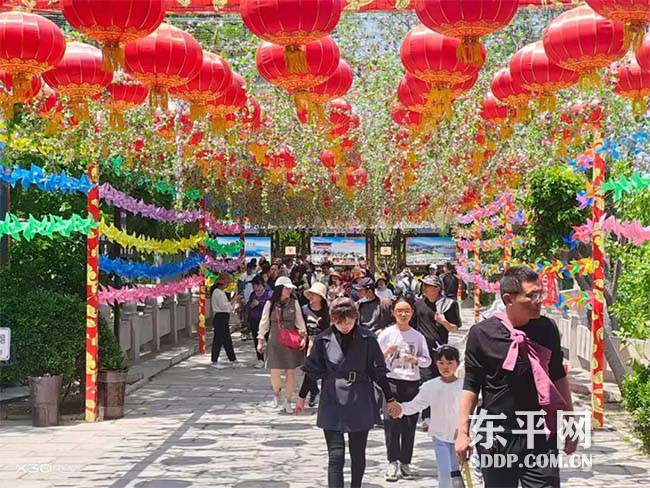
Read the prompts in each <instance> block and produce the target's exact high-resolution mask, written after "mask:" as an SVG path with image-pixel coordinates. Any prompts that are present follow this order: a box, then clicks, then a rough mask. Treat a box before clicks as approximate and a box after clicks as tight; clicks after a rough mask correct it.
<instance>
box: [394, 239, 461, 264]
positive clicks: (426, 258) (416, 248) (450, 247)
mask: <svg viewBox="0 0 650 488" xmlns="http://www.w3.org/2000/svg"><path fill="white" fill-rule="evenodd" d="M455 260H456V241H455V240H454V239H453V238H452V237H427V236H423V237H408V238H407V239H406V264H407V265H408V266H428V265H430V264H443V263H446V262H447V261H455Z"/></svg>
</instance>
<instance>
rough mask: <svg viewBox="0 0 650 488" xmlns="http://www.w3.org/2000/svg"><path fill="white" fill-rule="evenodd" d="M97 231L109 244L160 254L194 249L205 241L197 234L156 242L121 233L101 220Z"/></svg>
mask: <svg viewBox="0 0 650 488" xmlns="http://www.w3.org/2000/svg"><path fill="white" fill-rule="evenodd" d="M99 231H100V233H101V234H102V236H103V237H106V238H107V239H108V240H109V241H111V242H117V243H118V244H119V245H121V246H122V247H124V248H134V249H137V250H139V251H143V252H158V253H161V254H176V253H177V252H180V251H187V250H189V249H195V248H197V247H198V246H199V244H200V243H201V242H203V240H204V239H205V234H204V233H202V232H199V233H198V234H195V235H193V236H190V237H185V238H183V239H180V240H178V241H172V240H170V239H165V240H163V241H158V240H155V239H150V238H148V237H141V236H135V235H132V234H129V233H127V232H124V231H121V230H119V229H117V228H115V227H114V226H113V225H112V224H109V225H107V224H106V222H104V221H103V220H102V221H101V222H100V224H99Z"/></svg>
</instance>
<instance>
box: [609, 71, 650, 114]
mask: <svg viewBox="0 0 650 488" xmlns="http://www.w3.org/2000/svg"><path fill="white" fill-rule="evenodd" d="M614 93H616V94H618V95H620V96H622V97H625V98H629V99H631V100H632V110H633V112H634V114H635V115H643V114H645V113H646V111H647V105H646V98H647V97H648V96H650V71H647V70H644V69H641V67H640V66H639V65H638V64H637V63H636V62H632V63H630V64H628V65H625V66H620V67H619V68H618V69H617V70H616V86H615V87H614Z"/></svg>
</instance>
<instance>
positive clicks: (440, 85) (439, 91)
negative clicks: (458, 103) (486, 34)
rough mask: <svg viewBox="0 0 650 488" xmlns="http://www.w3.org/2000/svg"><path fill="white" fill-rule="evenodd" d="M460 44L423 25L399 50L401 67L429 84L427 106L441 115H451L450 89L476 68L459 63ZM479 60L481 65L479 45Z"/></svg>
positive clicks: (476, 70)
mask: <svg viewBox="0 0 650 488" xmlns="http://www.w3.org/2000/svg"><path fill="white" fill-rule="evenodd" d="M459 45H460V41H459V40H458V39H456V38H453V37H447V36H444V35H442V34H438V33H437V32H433V31H431V30H429V29H427V28H426V27H424V26H423V25H419V26H417V27H416V28H414V29H413V30H411V31H410V32H409V33H408V34H406V37H405V38H404V41H403V42H402V47H401V49H400V57H401V58H402V64H404V66H405V67H406V70H407V71H409V72H410V73H411V74H413V75H414V76H416V77H417V78H419V79H421V80H423V81H426V82H427V83H431V93H430V96H429V102H430V103H437V104H439V105H440V106H441V109H442V113H445V114H449V113H450V112H451V93H450V87H451V86H452V85H456V84H458V83H462V82H464V81H467V80H469V79H470V78H472V77H473V76H474V75H476V73H477V72H478V71H479V69H480V66H479V67H477V66H473V65H470V64H468V63H465V62H463V61H461V60H460V58H459V57H458V53H457V50H458V46H459ZM480 52H481V55H482V57H481V59H482V60H483V61H485V48H484V47H483V45H482V44H481V51H480Z"/></svg>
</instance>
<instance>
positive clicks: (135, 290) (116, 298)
mask: <svg viewBox="0 0 650 488" xmlns="http://www.w3.org/2000/svg"><path fill="white" fill-rule="evenodd" d="M202 281H203V276H200V275H194V276H190V277H189V278H185V279H184V280H181V281H175V282H172V283H161V284H160V285H156V286H149V285H142V286H134V287H132V288H122V289H116V288H112V287H110V286H107V287H102V288H101V289H100V290H99V304H100V305H108V304H111V303H124V302H144V301H145V300H147V299H148V298H158V297H166V296H169V295H174V294H176V293H183V292H185V291H186V290H188V289H191V288H194V287H196V286H199V284H200V283H201V282H202Z"/></svg>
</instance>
